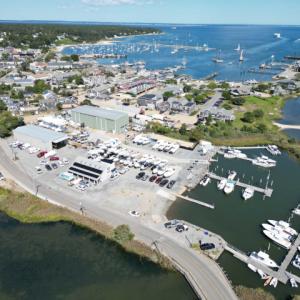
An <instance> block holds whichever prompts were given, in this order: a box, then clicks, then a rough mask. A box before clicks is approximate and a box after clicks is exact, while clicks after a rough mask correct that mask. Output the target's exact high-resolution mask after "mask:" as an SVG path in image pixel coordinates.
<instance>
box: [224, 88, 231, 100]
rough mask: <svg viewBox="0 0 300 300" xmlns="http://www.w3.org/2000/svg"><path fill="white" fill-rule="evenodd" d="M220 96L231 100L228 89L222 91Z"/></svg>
mask: <svg viewBox="0 0 300 300" xmlns="http://www.w3.org/2000/svg"><path fill="white" fill-rule="evenodd" d="M222 97H223V98H224V100H231V93H230V91H228V90H226V91H223V93H222Z"/></svg>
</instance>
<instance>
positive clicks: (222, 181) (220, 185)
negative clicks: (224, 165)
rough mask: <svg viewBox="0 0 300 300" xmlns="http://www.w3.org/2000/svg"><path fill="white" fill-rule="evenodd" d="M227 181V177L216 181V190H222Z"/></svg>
mask: <svg viewBox="0 0 300 300" xmlns="http://www.w3.org/2000/svg"><path fill="white" fill-rule="evenodd" d="M226 183H227V179H226V178H223V179H222V180H221V181H220V182H219V183H218V190H220V191H222V190H224V188H225V186H226Z"/></svg>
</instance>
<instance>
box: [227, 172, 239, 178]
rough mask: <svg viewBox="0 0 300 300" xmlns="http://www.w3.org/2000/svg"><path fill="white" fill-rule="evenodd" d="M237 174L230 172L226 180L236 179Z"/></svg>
mask: <svg viewBox="0 0 300 300" xmlns="http://www.w3.org/2000/svg"><path fill="white" fill-rule="evenodd" d="M236 175H237V173H236V172H235V171H230V172H229V174H228V177H227V178H228V179H229V180H234V178H235V177H236Z"/></svg>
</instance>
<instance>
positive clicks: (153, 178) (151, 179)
mask: <svg viewBox="0 0 300 300" xmlns="http://www.w3.org/2000/svg"><path fill="white" fill-rule="evenodd" d="M156 178H157V176H156V175H153V176H151V177H150V179H149V181H150V182H153V181H155V180H156Z"/></svg>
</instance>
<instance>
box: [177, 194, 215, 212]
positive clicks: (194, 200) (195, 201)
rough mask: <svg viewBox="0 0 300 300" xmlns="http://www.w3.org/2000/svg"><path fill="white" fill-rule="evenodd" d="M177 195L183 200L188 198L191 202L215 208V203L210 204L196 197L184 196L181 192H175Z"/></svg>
mask: <svg viewBox="0 0 300 300" xmlns="http://www.w3.org/2000/svg"><path fill="white" fill-rule="evenodd" d="M175 196H176V197H178V198H181V199H183V200H186V201H189V202H193V203H196V204H199V205H201V206H204V207H207V208H210V209H215V205H214V204H209V203H206V202H202V201H199V200H196V199H192V198H190V197H187V196H182V195H179V194H175Z"/></svg>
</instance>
